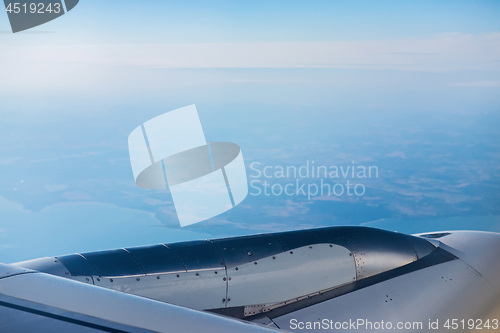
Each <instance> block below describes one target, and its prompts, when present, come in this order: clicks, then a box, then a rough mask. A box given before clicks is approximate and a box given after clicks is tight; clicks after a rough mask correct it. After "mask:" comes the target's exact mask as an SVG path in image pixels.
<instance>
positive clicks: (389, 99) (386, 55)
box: [0, 0, 500, 262]
mask: <svg viewBox="0 0 500 333" xmlns="http://www.w3.org/2000/svg"><path fill="white" fill-rule="evenodd" d="M499 17H500V2H498V1H475V2H472V1H251V2H250V1H248V2H243V1H232V2H229V1H157V0H151V1H130V0H120V1H115V0H109V1H102V0H99V1H98V0H81V1H80V3H79V4H78V5H77V6H76V7H75V8H74V9H73V10H72V11H71V12H69V13H68V14H66V15H64V16H62V17H60V18H58V19H56V20H54V21H52V22H49V23H47V24H44V25H42V26H39V27H36V28H33V29H31V30H28V31H25V32H20V33H17V34H12V33H11V32H10V26H9V22H8V18H7V14H0V101H1V103H0V142H1V143H2V145H0V170H1V171H2V172H1V173H0V216H1V217H2V218H4V219H8V222H0V247H1V248H5V249H6V250H5V251H3V252H2V255H3V257H0V262H1V261H2V260H3V261H9V260H20V259H29V258H30V257H36V256H42V255H57V254H60V253H71V252H76V251H88V250H98V249H103V248H112V247H120V246H131V245H141V244H147V243H156V242H160V241H164V242H169V241H178V240H186V239H198V238H208V237H222V236H229V235H236V234H248V233H254V232H270V231H280V230H288V229H298V228H307V227H318V226H326V225H339V224H351V225H358V224H363V223H369V224H370V225H374V226H380V227H384V228H388V229H394V230H399V231H403V232H417V231H429V230H431V229H436V230H437V229H442V228H446V229H449V228H453V227H454V226H455V227H456V228H461V229H464V228H469V229H481V230H499V222H498V221H499V220H498V216H499V215H500V202H499V197H498V191H499V190H500V153H499V151H500V150H499V149H500V146H499V144H498V142H500V131H499V130H498V129H499V128H500V114H499V107H500V97H499V96H500V20H499V19H498V18H499ZM191 104H196V106H197V108H198V113H199V116H200V120H201V123H202V126H203V129H204V132H205V136H206V139H207V141H228V142H234V143H237V144H238V145H240V147H241V149H242V152H243V156H244V158H245V161H246V163H247V170H248V172H250V169H248V167H249V164H250V163H252V162H254V161H259V162H261V163H262V165H296V166H300V165H303V164H304V163H306V161H313V160H314V161H316V163H318V164H325V165H342V164H343V165H346V164H347V165H351V163H352V161H355V163H356V164H375V165H377V166H378V167H379V169H380V177H379V178H378V179H373V180H370V181H369V182H367V184H366V185H367V194H366V196H365V197H363V198H358V199H359V200H354V199H353V198H347V197H342V198H334V199H335V200H332V199H330V198H324V197H323V198H319V197H318V198H313V199H311V200H308V199H307V198H303V197H293V198H289V197H266V196H258V197H248V198H247V199H245V201H243V203H242V204H240V205H239V206H237V207H236V208H234V209H232V210H230V211H229V212H227V213H224V214H222V215H220V216H219V217H217V218H214V219H212V220H210V221H208V222H206V224H203V223H200V224H198V225H196V226H193V227H192V228H183V229H180V227H179V226H178V221H177V219H176V215H175V210H174V207H173V204H172V201H171V197H170V194H169V193H168V192H157V191H146V190H143V189H140V188H138V187H137V186H136V185H135V184H134V179H133V176H132V172H131V168H130V161H129V156H128V149H127V137H128V135H129V133H130V132H131V131H132V130H133V129H134V128H136V127H137V126H138V125H139V124H141V123H143V122H145V121H147V120H149V119H151V118H153V117H155V116H158V115H160V114H162V113H164V112H167V111H170V110H174V109H176V108H179V107H183V106H186V105H191ZM477 216H483V217H482V218H479V219H478V218H476V217H477ZM484 216H486V217H484ZM441 218H444V220H443V219H441ZM453 218H460V219H459V220H457V221H459V222H456V224H454V223H455V222H453V221H454V220H453ZM426 219H430V220H426ZM434 219H441V220H440V221H445V222H442V223H444V224H439V223H438V222H436V221H437V220H434ZM134 221H137V223H135V222H134ZM373 221H379V222H373ZM380 221H382V222H380ZM388 221H389V222H388ZM401 221H403V222H401ZM409 221H410V222H409ZM429 221H430V222H429ZM87 223H88V225H86V224H87ZM97 234H98V235H99V237H96V235H97ZM21 249H22V250H21Z"/></svg>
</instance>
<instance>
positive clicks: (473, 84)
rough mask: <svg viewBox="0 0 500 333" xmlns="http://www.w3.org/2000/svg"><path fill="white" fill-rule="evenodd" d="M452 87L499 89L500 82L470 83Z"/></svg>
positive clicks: (457, 84) (456, 84)
mask: <svg viewBox="0 0 500 333" xmlns="http://www.w3.org/2000/svg"><path fill="white" fill-rule="evenodd" d="M452 85H453V86H458V87H500V81H472V82H464V83H455V84H452Z"/></svg>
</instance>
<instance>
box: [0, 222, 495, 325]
mask: <svg viewBox="0 0 500 333" xmlns="http://www.w3.org/2000/svg"><path fill="white" fill-rule="evenodd" d="M498 253H500V235H499V234H495V233H484V232H459V231H449V232H438V233H428V234H420V235H415V236H412V235H405V234H400V233H395V232H389V231H385V230H380V229H374V228H367V227H330V228H319V229H311V230H300V231H291V232H281V233H274V234H261V235H252V236H245V237H235V238H226V239H213V240H203V241H191V242H182V243H174V244H158V245H151V246H144V247H135V248H127V249H116V250H108V251H99V252H91V253H81V254H72V255H65V256H58V257H51V258H42V259H36V260H31V261H26V262H21V263H17V264H15V266H16V267H19V268H28V269H32V270H35V271H37V272H45V273H47V274H50V275H55V276H58V278H57V280H54V281H58V282H57V283H56V282H54V284H52V282H51V283H49V282H47V281H48V280H51V279H53V278H54V277H51V276H50V275H45V274H41V273H36V274H35V273H29V274H28V273H24V274H20V275H19V276H18V277H17V279H18V280H19V281H20V282H23V279H24V285H25V287H22V288H17V289H11V290H15V292H12V293H11V294H5V292H4V290H7V289H5V287H3V286H2V284H3V283H4V282H3V280H5V281H8V279H10V278H8V279H2V280H0V294H4V295H6V296H9V297H18V298H19V295H20V294H19V293H22V297H20V298H21V299H27V297H28V295H29V296H30V297H31V298H29V299H28V300H30V301H32V302H35V303H43V302H47V300H50V301H51V302H53V303H51V304H50V305H51V306H55V307H56V308H59V309H63V310H65V311H70V312H72V313H78V314H85V315H89V316H92V317H96V316H97V314H99V315H101V316H103V318H102V319H106V320H110V321H112V322H119V323H120V324H126V325H129V326H133V327H141V328H142V327H143V326H141V325H152V323H155V321H154V318H157V319H156V320H160V322H161V320H166V321H167V322H170V321H169V320H172V324H167V325H168V326H169V328H172V329H173V328H174V327H175V329H179V330H181V331H183V332H198V330H199V329H200V327H201V326H202V327H203V328H204V330H205V331H206V330H207V329H210V330H212V329H213V330H216V331H217V332H219V331H221V330H220V329H219V327H225V329H226V331H235V330H236V331H238V332H245V331H243V330H242V329H240V328H239V326H238V328H236V326H234V325H243V324H242V321H241V320H243V321H245V322H252V323H257V324H259V325H261V326H260V327H255V326H244V325H243V326H242V327H245V329H246V330H247V331H248V332H251V331H252V330H257V329H269V328H278V329H281V330H286V331H295V330H301V329H307V330H308V331H312V332H314V331H317V332H321V331H324V330H325V329H330V330H338V331H348V330H352V329H354V328H356V329H359V330H362V331H363V330H364V331H371V330H373V329H376V330H380V331H387V332H389V331H393V330H394V329H404V330H405V331H409V332H417V331H418V332H422V331H423V332H426V331H428V332H431V331H433V332H435V331H436V329H435V328H434V327H431V326H435V325H438V326H439V327H438V328H439V330H438V331H442V330H444V326H443V325H446V323H447V322H449V320H453V319H456V320H462V319H463V320H464V322H463V330H462V331H466V330H467V329H466V328H467V327H466V326H467V325H468V320H469V319H473V320H474V321H475V320H484V322H485V323H486V321H487V320H488V323H490V322H491V323H492V324H493V326H492V327H494V326H495V323H494V321H495V320H496V325H497V327H498V319H500V317H499V316H500V278H499V276H500V259H499V258H498V257H497V254H498ZM30 277H33V278H31V279H33V280H32V281H28V279H30ZM35 277H37V278H36V279H35ZM71 280H73V281H71ZM12 281H14V279H12ZM51 281H52V280H51ZM63 281H64V282H63ZM70 282H71V283H72V284H71V285H72V286H78V288H77V287H71V288H70V287H64V286H66V283H70ZM45 283H47V285H50V286H51V287H50V288H48V287H47V288H45V287H40V285H42V286H44V285H45ZM97 287H100V288H97ZM11 288H13V287H12V286H11ZM68 288H69V289H70V290H77V289H79V288H86V289H85V290H88V293H89V294H88V296H87V295H85V298H84V301H83V302H77V303H78V304H81V305H83V307H84V309H85V310H86V311H88V312H83V313H82V312H79V311H81V309H80V308H79V307H77V306H76V305H75V303H72V302H70V300H69V299H67V298H65V297H64V295H65V294H66V290H67V289H68ZM25 290H27V291H25ZM46 290H52V293H49V292H47V291H46ZM63 290H64V291H63ZM91 290H92V291H91ZM94 290H97V291H94ZM105 292H107V293H108V294H105ZM117 292H119V293H117ZM85 293H86V292H85ZM115 294H117V295H119V296H114V297H122V298H123V300H122V301H117V303H118V304H120V306H122V307H124V306H125V305H126V306H132V305H131V304H136V302H137V304H139V303H140V302H148V303H147V304H150V305H148V309H152V308H155V311H156V312H155V311H151V312H149V311H147V312H146V313H145V312H144V311H139V309H138V308H140V307H141V306H138V308H136V310H130V311H129V310H126V308H123V309H121V308H120V307H119V306H117V303H113V304H115V305H114V306H113V305H111V304H110V305H108V306H105V307H102V306H100V307H98V309H99V311H97V312H96V311H93V310H92V309H94V308H95V307H96V306H98V305H96V303H97V302H100V300H101V299H102V298H103V297H104V298H106V299H107V298H108V296H107V295H110V296H109V299H110V300H111V299H114V298H113V297H111V295H115ZM102 295H106V296H102ZM132 295H136V296H140V297H135V296H132ZM82 296H83V295H82ZM128 297H131V298H128ZM125 298H126V299H125ZM129 299H130V300H129ZM153 300H154V301H153ZM61 302H62V303H61ZM140 304H142V303H140ZM153 304H154V305H153ZM72 306H73V307H72ZM172 309H174V310H172ZM195 310H197V311H195ZM169 311H173V312H170V313H176V314H177V313H179V315H178V316H177V315H175V316H174V318H172V316H170V315H169V314H168V313H169ZM176 311H177V312H176ZM160 312H162V313H164V314H163V316H162V315H161V314H160ZM153 313H154V314H153ZM214 314H218V315H222V316H215V317H214ZM112 315H114V316H116V317H109V316H112ZM106 316H108V317H106ZM123 316H124V318H123ZM99 318H101V317H99ZM158 318H162V319H158ZM169 318H170V319H169ZM177 318H179V322H175V324H173V322H174V321H176V320H177ZM198 318H199V319H198ZM118 319H119V320H118ZM132 319H135V321H131V320H132ZM174 319H175V320H174ZM181 319H185V320H181ZM162 323H163V322H162ZM229 323H230V324H231V325H232V326H231V325H229ZM466 323H467V324H466ZM159 325H160V326H153V327H149V326H146V327H144V328H145V329H151V330H155V329H156V330H159V329H160V328H161V327H163V326H161V325H163V324H159ZM197 325H201V326H197ZM373 325H375V326H376V327H375V328H374V327H373ZM377 325H378V328H377ZM381 325H382V326H381ZM383 325H385V326H383ZM388 325H390V327H387V326H388ZM400 326H402V327H400ZM490 326H491V325H490ZM175 329H173V332H176V330H175ZM222 331H223V330H222Z"/></svg>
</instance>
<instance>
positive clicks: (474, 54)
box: [0, 33, 500, 74]
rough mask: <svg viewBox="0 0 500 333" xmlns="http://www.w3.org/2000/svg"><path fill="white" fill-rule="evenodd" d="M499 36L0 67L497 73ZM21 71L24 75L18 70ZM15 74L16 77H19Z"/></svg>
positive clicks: (147, 50) (5, 58) (70, 53)
mask: <svg viewBox="0 0 500 333" xmlns="http://www.w3.org/2000/svg"><path fill="white" fill-rule="evenodd" d="M499 59H500V33H491V34H485V35H472V34H459V33H452V34H441V35H437V36H435V37H434V38H428V39H393V40H372V41H328V42H273V43H199V44H127V45H123V44H121V45H84V46H83V45H82V46H50V47H49V46H43V47H40V46H15V47H14V46H10V47H1V48H0V64H1V65H0V66H1V67H0V68H2V70H3V69H4V68H3V67H5V69H6V70H7V69H8V68H7V67H10V68H12V66H14V67H15V66H17V65H21V64H22V65H23V66H26V65H27V64H33V63H35V64H36V65H37V66H40V69H42V68H43V67H44V66H46V64H47V63H54V64H61V63H66V64H67V63H72V62H78V63H81V64H89V63H102V64H106V65H115V66H140V67H149V68H370V69H399V70H414V71H448V70H500V62H499V61H498V60H499ZM22 72H24V70H23V71H22ZM18 74H19V73H18Z"/></svg>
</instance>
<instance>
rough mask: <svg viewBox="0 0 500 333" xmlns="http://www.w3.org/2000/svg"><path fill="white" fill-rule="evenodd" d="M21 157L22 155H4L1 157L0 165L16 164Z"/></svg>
mask: <svg viewBox="0 0 500 333" xmlns="http://www.w3.org/2000/svg"><path fill="white" fill-rule="evenodd" d="M19 159H21V157H2V158H0V165H7V164H14V163H16V162H17V161H18V160H19Z"/></svg>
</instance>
